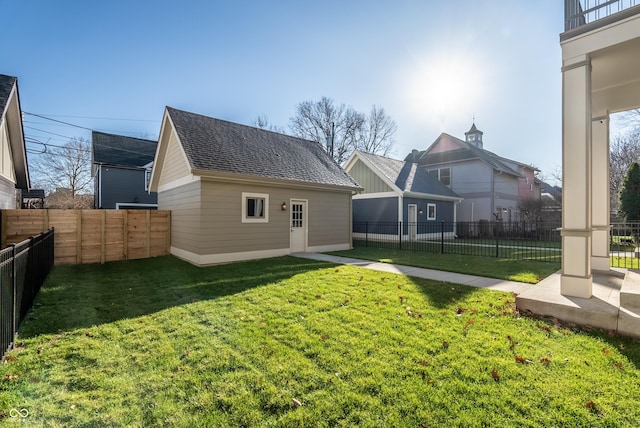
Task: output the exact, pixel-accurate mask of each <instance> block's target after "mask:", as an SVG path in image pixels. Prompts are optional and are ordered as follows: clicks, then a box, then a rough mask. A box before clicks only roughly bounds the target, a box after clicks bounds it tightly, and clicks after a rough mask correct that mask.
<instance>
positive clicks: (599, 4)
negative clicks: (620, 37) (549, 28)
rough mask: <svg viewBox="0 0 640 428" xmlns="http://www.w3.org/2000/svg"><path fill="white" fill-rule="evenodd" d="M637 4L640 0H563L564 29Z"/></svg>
mask: <svg viewBox="0 0 640 428" xmlns="http://www.w3.org/2000/svg"><path fill="white" fill-rule="evenodd" d="M639 4H640V0H565V1H564V30H565V31H569V30H573V29H574V28H578V27H580V26H582V25H585V24H589V23H591V22H595V21H598V20H600V19H603V18H606V17H609V16H611V15H613V14H616V13H618V12H622V11H623V10H626V9H629V8H631V7H633V6H636V5H639Z"/></svg>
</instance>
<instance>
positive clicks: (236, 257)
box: [171, 247, 291, 266]
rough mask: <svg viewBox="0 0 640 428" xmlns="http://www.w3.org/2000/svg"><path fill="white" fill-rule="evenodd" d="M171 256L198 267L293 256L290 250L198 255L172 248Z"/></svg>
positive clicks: (279, 249)
mask: <svg viewBox="0 0 640 428" xmlns="http://www.w3.org/2000/svg"><path fill="white" fill-rule="evenodd" d="M171 254H173V255H174V256H176V257H178V258H180V259H182V260H186V261H188V262H189V263H191V264H194V265H196V266H210V265H217V264H221V263H231V262H239V261H243V260H255V259H268V258H271V257H282V256H286V255H288V254H291V250H290V249H289V248H278V249H274V250H260V251H244V252H241V253H224V254H196V253H193V252H191V251H187V250H183V249H181V248H176V247H171Z"/></svg>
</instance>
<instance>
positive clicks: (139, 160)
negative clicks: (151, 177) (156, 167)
mask: <svg viewBox="0 0 640 428" xmlns="http://www.w3.org/2000/svg"><path fill="white" fill-rule="evenodd" d="M91 144H92V148H93V162H94V163H100V164H109V165H120V166H130V167H142V166H144V165H146V164H148V163H149V162H152V161H153V158H154V156H155V154H156V147H157V145H158V142H157V141H153V140H145V139H142V138H133V137H126V136H124V135H114V134H106V133H104V132H98V131H93V132H91Z"/></svg>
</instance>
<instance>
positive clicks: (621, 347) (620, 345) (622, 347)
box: [618, 343, 624, 351]
mask: <svg viewBox="0 0 640 428" xmlns="http://www.w3.org/2000/svg"><path fill="white" fill-rule="evenodd" d="M618 348H620V349H621V350H623V351H624V343H621V344H619V345H618Z"/></svg>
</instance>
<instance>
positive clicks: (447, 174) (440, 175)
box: [428, 168, 451, 186]
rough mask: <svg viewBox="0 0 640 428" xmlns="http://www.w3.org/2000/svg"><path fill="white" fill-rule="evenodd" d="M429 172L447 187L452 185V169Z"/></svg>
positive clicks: (431, 170)
mask: <svg viewBox="0 0 640 428" xmlns="http://www.w3.org/2000/svg"><path fill="white" fill-rule="evenodd" d="M428 172H429V173H430V174H432V175H433V176H434V177H436V178H437V179H438V180H439V181H440V182H441V183H442V184H444V185H445V186H449V185H450V184H451V168H438V169H430V170H429V171H428Z"/></svg>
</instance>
